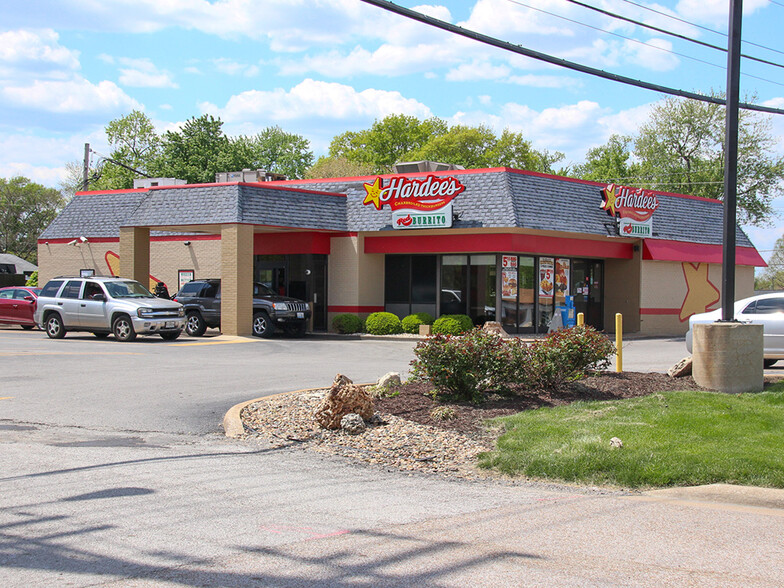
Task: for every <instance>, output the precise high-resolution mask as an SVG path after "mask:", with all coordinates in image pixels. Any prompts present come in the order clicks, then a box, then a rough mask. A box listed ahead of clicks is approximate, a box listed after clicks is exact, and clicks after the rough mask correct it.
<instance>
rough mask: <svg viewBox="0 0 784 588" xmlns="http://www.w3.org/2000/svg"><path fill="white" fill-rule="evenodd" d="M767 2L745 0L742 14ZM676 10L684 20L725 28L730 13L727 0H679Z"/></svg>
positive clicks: (753, 10) (766, 4)
mask: <svg viewBox="0 0 784 588" xmlns="http://www.w3.org/2000/svg"><path fill="white" fill-rule="evenodd" d="M769 4H770V2H769V1H768V0H745V1H744V2H743V14H744V16H747V15H750V14H753V13H754V12H756V11H757V10H759V9H761V8H765V7H767V6H768V5H769ZM676 10H677V11H678V13H679V14H680V15H681V16H682V17H683V18H685V19H686V20H692V21H697V22H707V23H711V24H715V25H721V26H723V27H725V28H726V26H727V21H728V20H729V14H730V12H729V2H727V0H681V1H680V2H678V5H677V6H676Z"/></svg>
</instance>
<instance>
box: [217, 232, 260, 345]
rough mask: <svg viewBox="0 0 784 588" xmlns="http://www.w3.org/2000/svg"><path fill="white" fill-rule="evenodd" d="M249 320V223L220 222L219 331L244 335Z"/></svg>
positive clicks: (246, 331)
mask: <svg viewBox="0 0 784 588" xmlns="http://www.w3.org/2000/svg"><path fill="white" fill-rule="evenodd" d="M252 321H253V226H252V225H240V224H231V225H223V226H221V333H223V334H224V335H240V336H247V335H251V334H252V332H253V331H252V326H253V324H252Z"/></svg>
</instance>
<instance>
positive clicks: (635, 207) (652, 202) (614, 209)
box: [601, 184, 659, 222]
mask: <svg viewBox="0 0 784 588" xmlns="http://www.w3.org/2000/svg"><path fill="white" fill-rule="evenodd" d="M658 207H659V199H658V198H657V197H656V194H654V193H653V192H651V191H650V190H643V189H642V188H629V187H628V186H616V185H615V184H610V185H609V186H607V187H606V188H605V189H604V190H602V204H601V208H602V209H603V210H606V211H607V214H609V215H611V216H619V217H620V218H628V219H632V220H635V221H639V222H644V221H647V220H648V219H650V218H651V216H653V213H654V212H655V211H656V209H657V208H658Z"/></svg>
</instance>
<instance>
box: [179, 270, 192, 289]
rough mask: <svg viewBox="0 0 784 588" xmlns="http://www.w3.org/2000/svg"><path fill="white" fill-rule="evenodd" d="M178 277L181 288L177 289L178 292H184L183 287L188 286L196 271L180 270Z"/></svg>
mask: <svg viewBox="0 0 784 588" xmlns="http://www.w3.org/2000/svg"><path fill="white" fill-rule="evenodd" d="M177 276H178V278H179V280H178V282H179V287H178V288H177V291H178V292H179V291H180V290H182V287H183V286H184V285H185V284H187V283H188V282H190V281H191V280H192V279H193V278H194V271H193V270H179V271H178V272H177Z"/></svg>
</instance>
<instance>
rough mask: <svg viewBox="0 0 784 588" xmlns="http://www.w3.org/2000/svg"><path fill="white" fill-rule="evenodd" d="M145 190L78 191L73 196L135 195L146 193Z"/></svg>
mask: <svg viewBox="0 0 784 588" xmlns="http://www.w3.org/2000/svg"><path fill="white" fill-rule="evenodd" d="M146 191H147V188H128V189H126V190H79V191H78V192H74V195H75V196H98V195H100V194H136V193H139V192H146Z"/></svg>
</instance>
